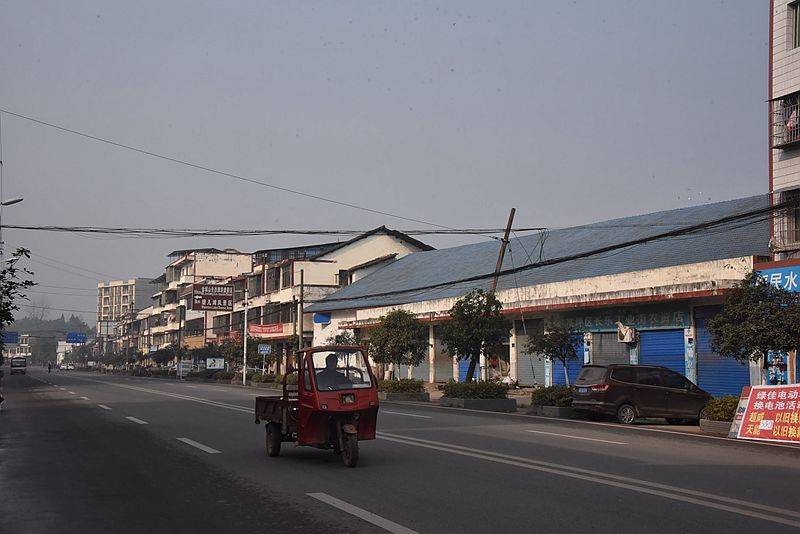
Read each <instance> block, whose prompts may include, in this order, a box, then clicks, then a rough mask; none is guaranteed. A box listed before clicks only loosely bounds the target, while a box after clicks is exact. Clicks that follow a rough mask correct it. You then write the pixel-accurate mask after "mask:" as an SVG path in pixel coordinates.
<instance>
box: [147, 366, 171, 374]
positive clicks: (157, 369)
mask: <svg viewBox="0 0 800 534" xmlns="http://www.w3.org/2000/svg"><path fill="white" fill-rule="evenodd" d="M150 376H169V369H167V368H166V367H153V368H152V369H150Z"/></svg>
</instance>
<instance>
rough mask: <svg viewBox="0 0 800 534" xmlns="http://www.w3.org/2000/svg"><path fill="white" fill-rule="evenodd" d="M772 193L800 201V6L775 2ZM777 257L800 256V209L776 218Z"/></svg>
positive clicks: (771, 93)
mask: <svg viewBox="0 0 800 534" xmlns="http://www.w3.org/2000/svg"><path fill="white" fill-rule="evenodd" d="M770 7H771V12H770V22H771V25H770V40H769V43H770V47H769V48H770V52H769V74H768V76H769V82H768V88H769V89H768V90H769V126H770V138H769V151H770V154H769V189H770V193H771V194H772V200H773V202H774V203H775V204H777V203H782V202H786V201H792V200H795V199H797V200H800V3H799V2H797V1H790V0H771V2H770ZM771 245H772V250H773V252H774V253H775V254H776V259H779V260H784V259H791V258H796V257H800V208H796V207H790V208H788V209H785V210H781V211H780V212H779V213H777V214H776V217H775V221H774V224H773V228H772V241H771Z"/></svg>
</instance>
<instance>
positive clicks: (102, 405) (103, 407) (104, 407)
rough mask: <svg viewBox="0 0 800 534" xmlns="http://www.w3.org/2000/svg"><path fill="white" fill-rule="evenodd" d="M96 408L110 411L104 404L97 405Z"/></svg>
mask: <svg viewBox="0 0 800 534" xmlns="http://www.w3.org/2000/svg"><path fill="white" fill-rule="evenodd" d="M98 406H99V407H101V408H102V409H104V410H110V409H111V408H109V407H108V406H106V405H105V404H98Z"/></svg>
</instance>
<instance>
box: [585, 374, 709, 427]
mask: <svg viewBox="0 0 800 534" xmlns="http://www.w3.org/2000/svg"><path fill="white" fill-rule="evenodd" d="M574 389H575V391H574V396H573V399H572V407H573V408H574V409H575V410H576V411H578V412H584V413H589V414H596V415H600V414H605V415H614V416H616V417H617V420H619V422H620V423H623V424H626V425H630V424H631V423H633V422H634V420H635V419H636V418H637V417H665V418H666V419H667V421H668V422H669V423H672V424H677V423H681V422H684V421H691V422H692V423H694V424H696V423H697V422H698V420H699V419H700V411H701V410H702V409H703V407H704V406H705V405H706V403H707V402H708V400H709V399H710V398H711V395H709V394H708V393H707V392H705V391H703V390H702V389H700V388H699V387H697V386H696V385H694V384H693V383H692V382H691V381H689V380H688V379H687V378H686V377H685V376H683V375H682V374H680V373H676V372H675V371H672V370H670V369H667V368H666V367H655V366H650V365H625V364H619V365H608V366H603V365H586V366H584V367H583V369H581V374H580V375H579V376H578V379H577V380H576V381H575V386H574Z"/></svg>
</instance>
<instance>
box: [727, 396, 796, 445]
mask: <svg viewBox="0 0 800 534" xmlns="http://www.w3.org/2000/svg"><path fill="white" fill-rule="evenodd" d="M738 437H739V438H742V439H756V440H761V441H788V442H798V443H800V384H790V385H786V386H753V387H752V388H751V389H750V397H749V398H748V400H747V409H746V410H745V412H744V417H743V418H742V426H741V427H740V428H739V435H738Z"/></svg>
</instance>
